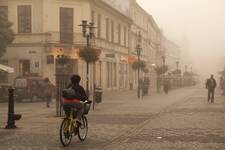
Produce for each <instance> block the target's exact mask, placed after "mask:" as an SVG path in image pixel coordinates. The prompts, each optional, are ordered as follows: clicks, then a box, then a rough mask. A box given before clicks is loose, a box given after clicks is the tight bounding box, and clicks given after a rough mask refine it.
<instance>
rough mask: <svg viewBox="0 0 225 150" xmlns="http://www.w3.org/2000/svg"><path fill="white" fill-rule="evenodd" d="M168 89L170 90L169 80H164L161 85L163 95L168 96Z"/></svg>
mask: <svg viewBox="0 0 225 150" xmlns="http://www.w3.org/2000/svg"><path fill="white" fill-rule="evenodd" d="M169 88H170V80H169V79H165V80H164V84H163V89H164V92H165V94H168V92H169Z"/></svg>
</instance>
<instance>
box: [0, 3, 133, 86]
mask: <svg viewBox="0 0 225 150" xmlns="http://www.w3.org/2000/svg"><path fill="white" fill-rule="evenodd" d="M0 9H5V11H6V13H7V14H8V20H9V21H11V22H12V23H13V30H14V32H15V34H16V38H15V40H14V42H13V44H12V45H11V46H9V47H8V49H7V53H6V54H5V55H4V57H3V58H2V61H7V62H8V65H9V66H12V67H13V68H15V74H13V75H9V82H11V83H12V82H13V79H14V78H15V77H17V76H24V75H27V74H36V75H39V76H43V77H49V78H50V79H51V81H52V82H53V83H55V70H56V68H55V66H56V61H55V60H56V57H57V55H59V54H61V53H63V54H65V55H67V56H69V57H70V62H71V63H70V65H71V66H70V67H71V74H73V73H78V74H80V75H81V76H82V79H83V80H82V84H83V85H85V79H86V64H85V62H84V61H83V60H82V59H81V58H79V56H78V51H79V50H80V49H81V48H82V47H85V45H86V40H85V38H83V36H82V30H81V27H80V26H78V25H79V24H81V21H82V20H87V21H89V22H91V21H93V22H94V23H95V24H96V25H97V29H96V34H95V36H96V38H95V39H93V40H92V41H91V45H92V46H94V47H97V48H100V49H101V56H100V60H99V61H98V62H97V63H96V65H95V67H93V65H91V67H90V72H91V73H90V77H89V78H90V82H91V83H90V88H91V89H92V86H93V84H94V83H92V82H96V85H97V86H100V87H102V88H103V89H106V90H107V89H110V90H111V89H126V88H128V78H129V77H128V73H127V70H128V69H127V68H128V41H129V39H128V37H129V33H128V31H129V28H130V25H131V20H130V19H129V18H128V17H126V16H125V15H123V14H122V13H120V12H119V11H116V9H114V8H113V7H111V6H110V5H108V4H106V3H104V2H102V1H99V0H82V1H80V0H73V1H72V0H20V1H18V0H2V1H1V2H0ZM94 73H95V74H94ZM94 78H95V79H94Z"/></svg>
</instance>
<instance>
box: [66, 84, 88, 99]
mask: <svg viewBox="0 0 225 150" xmlns="http://www.w3.org/2000/svg"><path fill="white" fill-rule="evenodd" d="M70 87H72V88H73V89H74V90H75V91H76V94H77V98H78V100H80V101H85V100H88V97H87V95H86V93H85V90H84V88H83V87H82V86H81V85H79V84H75V85H74V84H70V85H68V88H70Z"/></svg>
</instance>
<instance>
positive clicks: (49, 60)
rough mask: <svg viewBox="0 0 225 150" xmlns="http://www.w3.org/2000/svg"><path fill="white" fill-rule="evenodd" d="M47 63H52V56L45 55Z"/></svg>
mask: <svg viewBox="0 0 225 150" xmlns="http://www.w3.org/2000/svg"><path fill="white" fill-rule="evenodd" d="M47 64H54V56H53V55H47Z"/></svg>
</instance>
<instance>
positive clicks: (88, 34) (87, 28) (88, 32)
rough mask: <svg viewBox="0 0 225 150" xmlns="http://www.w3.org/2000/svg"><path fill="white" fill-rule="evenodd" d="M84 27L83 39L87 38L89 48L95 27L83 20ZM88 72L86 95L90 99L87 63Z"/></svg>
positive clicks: (82, 25) (87, 73)
mask: <svg viewBox="0 0 225 150" xmlns="http://www.w3.org/2000/svg"><path fill="white" fill-rule="evenodd" d="M79 26H81V27H82V32H83V37H84V38H86V40H87V41H86V42H87V48H89V47H90V39H92V38H94V29H95V28H96V27H95V26H94V23H93V22H89V23H88V21H87V20H82V22H81V24H80V25H79ZM86 63H87V71H86V76H87V78H86V93H87V96H88V97H89V62H88V61H87V62H86Z"/></svg>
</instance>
